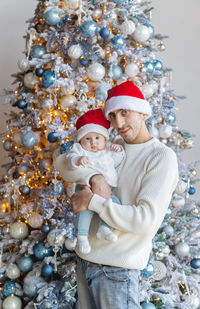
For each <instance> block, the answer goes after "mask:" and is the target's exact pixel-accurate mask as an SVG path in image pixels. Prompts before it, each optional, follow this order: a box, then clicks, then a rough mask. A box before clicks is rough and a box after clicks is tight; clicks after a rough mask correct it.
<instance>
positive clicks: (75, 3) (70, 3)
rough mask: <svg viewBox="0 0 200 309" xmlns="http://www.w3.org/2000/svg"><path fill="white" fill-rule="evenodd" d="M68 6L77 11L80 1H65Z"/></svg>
mask: <svg viewBox="0 0 200 309" xmlns="http://www.w3.org/2000/svg"><path fill="white" fill-rule="evenodd" d="M65 3H66V4H67V6H69V8H70V9H72V10H77V9H78V8H79V5H80V0H65Z"/></svg>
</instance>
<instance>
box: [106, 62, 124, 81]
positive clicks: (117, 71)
mask: <svg viewBox="0 0 200 309" xmlns="http://www.w3.org/2000/svg"><path fill="white" fill-rule="evenodd" d="M108 74H109V76H110V77H111V78H112V79H113V80H117V79H120V78H121V77H122V69H121V67H120V66H119V65H112V66H110V68H109V69H108Z"/></svg>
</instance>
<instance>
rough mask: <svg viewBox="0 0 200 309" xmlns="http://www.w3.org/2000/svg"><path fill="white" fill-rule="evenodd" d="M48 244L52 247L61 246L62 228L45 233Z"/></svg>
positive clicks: (62, 238) (62, 239)
mask: <svg viewBox="0 0 200 309" xmlns="http://www.w3.org/2000/svg"><path fill="white" fill-rule="evenodd" d="M47 241H48V244H49V245H50V246H52V247H62V245H63V244H64V242H65V236H64V235H62V230H60V229H53V230H52V231H50V232H49V234H48V235H47Z"/></svg>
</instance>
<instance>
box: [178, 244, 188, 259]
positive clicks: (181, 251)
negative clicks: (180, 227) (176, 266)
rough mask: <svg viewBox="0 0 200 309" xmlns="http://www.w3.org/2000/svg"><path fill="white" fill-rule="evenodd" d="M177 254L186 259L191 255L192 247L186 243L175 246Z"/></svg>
mask: <svg viewBox="0 0 200 309" xmlns="http://www.w3.org/2000/svg"><path fill="white" fill-rule="evenodd" d="M175 252H176V254H177V255H178V256H179V257H186V256H188V255H189V253H190V247H189V246H188V244H187V243H185V242H179V243H178V244H177V245H176V246H175Z"/></svg>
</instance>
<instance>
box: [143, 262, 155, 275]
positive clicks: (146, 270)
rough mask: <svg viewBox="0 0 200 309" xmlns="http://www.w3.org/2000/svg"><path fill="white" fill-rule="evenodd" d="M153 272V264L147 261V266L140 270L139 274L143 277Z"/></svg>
mask: <svg viewBox="0 0 200 309" xmlns="http://www.w3.org/2000/svg"><path fill="white" fill-rule="evenodd" d="M154 272H155V269H154V266H153V264H152V263H150V262H149V263H148V264H147V266H146V267H145V268H144V269H142V270H141V274H142V276H144V277H147V278H148V277H151V276H152V275H153V274H154Z"/></svg>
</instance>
